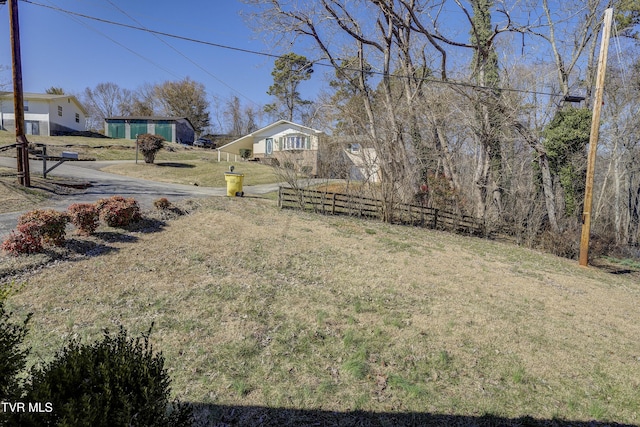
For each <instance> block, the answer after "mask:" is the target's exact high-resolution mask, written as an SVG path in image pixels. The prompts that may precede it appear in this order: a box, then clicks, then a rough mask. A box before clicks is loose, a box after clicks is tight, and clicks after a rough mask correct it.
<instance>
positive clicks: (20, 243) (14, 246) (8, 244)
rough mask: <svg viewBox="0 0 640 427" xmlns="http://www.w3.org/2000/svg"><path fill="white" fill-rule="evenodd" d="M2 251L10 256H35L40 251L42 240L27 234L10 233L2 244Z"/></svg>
mask: <svg viewBox="0 0 640 427" xmlns="http://www.w3.org/2000/svg"><path fill="white" fill-rule="evenodd" d="M2 250H3V251H5V252H8V253H10V254H11V255H20V254H35V253H38V252H41V251H42V239H41V238H40V237H34V236H33V235H31V234H28V233H22V232H20V231H19V232H17V233H16V232H15V231H12V232H11V234H9V237H7V238H6V240H5V241H4V242H2Z"/></svg>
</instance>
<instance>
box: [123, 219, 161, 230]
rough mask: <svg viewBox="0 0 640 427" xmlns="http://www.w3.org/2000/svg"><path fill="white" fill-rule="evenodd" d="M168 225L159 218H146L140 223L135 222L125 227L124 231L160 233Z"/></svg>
mask: <svg viewBox="0 0 640 427" xmlns="http://www.w3.org/2000/svg"><path fill="white" fill-rule="evenodd" d="M166 225H167V223H166V221H163V220H160V219H157V218H147V217H144V218H142V219H141V220H140V221H138V222H134V223H131V224H129V225H128V226H126V227H124V230H127V231H133V232H137V233H144V234H147V233H158V232H160V231H162V229H163V228H164V227H165V226H166Z"/></svg>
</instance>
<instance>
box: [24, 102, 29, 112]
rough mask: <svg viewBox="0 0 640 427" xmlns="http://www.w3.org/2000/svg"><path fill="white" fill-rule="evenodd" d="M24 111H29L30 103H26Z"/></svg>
mask: <svg viewBox="0 0 640 427" xmlns="http://www.w3.org/2000/svg"><path fill="white" fill-rule="evenodd" d="M24 111H29V101H24Z"/></svg>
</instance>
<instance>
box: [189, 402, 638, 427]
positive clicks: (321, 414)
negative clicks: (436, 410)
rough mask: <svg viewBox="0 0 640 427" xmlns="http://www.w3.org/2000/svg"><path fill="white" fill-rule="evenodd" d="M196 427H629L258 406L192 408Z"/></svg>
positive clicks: (554, 421) (563, 421)
mask: <svg viewBox="0 0 640 427" xmlns="http://www.w3.org/2000/svg"><path fill="white" fill-rule="evenodd" d="M194 415H195V416H196V421H197V422H196V423H195V425H196V426H215V427H227V426H264V427H268V426H274V427H275V426H284V427H294V426H295V427H298V426H324V427H329V426H358V427H378V426H380V427H382V426H385V427H386V426H389V427H391V426H416V427H419V426H420V427H421V426H478V427H489V426H492V427H493V426H532V427H533V426H552V427H569V426H575V427H605V426H610V427H632V425H631V424H619V423H615V422H611V423H610V422H600V421H567V420H561V419H552V420H541V419H535V418H531V417H520V418H502V417H497V416H494V415H483V416H477V417H476V416H464V415H442V414H429V413H417V412H409V413H388V412H365V411H354V412H331V411H321V410H303V409H286V408H265V407H259V406H221V405H204V404H203V405H198V404H195V411H194Z"/></svg>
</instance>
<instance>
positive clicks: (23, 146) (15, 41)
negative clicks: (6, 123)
mask: <svg viewBox="0 0 640 427" xmlns="http://www.w3.org/2000/svg"><path fill="white" fill-rule="evenodd" d="M9 25H10V26H11V55H12V58H13V63H12V64H13V67H12V68H13V113H14V117H15V120H14V122H15V127H16V143H17V144H18V145H17V149H18V152H17V156H16V157H17V161H18V180H19V182H20V185H23V186H25V187H31V175H30V174H29V149H28V146H29V141H27V137H26V136H25V134H24V99H23V96H22V58H21V56H20V22H19V19H18V0H9Z"/></svg>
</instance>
